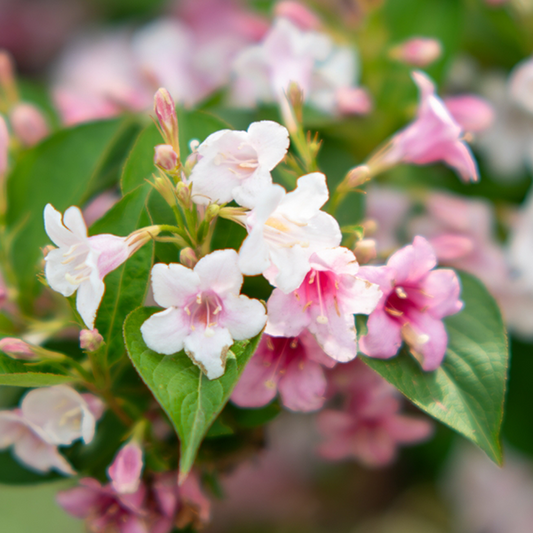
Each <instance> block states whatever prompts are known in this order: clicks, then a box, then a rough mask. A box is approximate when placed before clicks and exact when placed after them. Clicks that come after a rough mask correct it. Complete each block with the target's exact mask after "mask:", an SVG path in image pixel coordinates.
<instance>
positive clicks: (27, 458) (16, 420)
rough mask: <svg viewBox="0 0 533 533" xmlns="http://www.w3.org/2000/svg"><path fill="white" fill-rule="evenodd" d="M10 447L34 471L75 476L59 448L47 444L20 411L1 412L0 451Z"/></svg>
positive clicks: (37, 429)
mask: <svg viewBox="0 0 533 533" xmlns="http://www.w3.org/2000/svg"><path fill="white" fill-rule="evenodd" d="M10 446H13V453H14V454H15V456H16V457H17V458H18V459H19V460H20V461H21V462H22V463H24V464H25V465H26V466H28V467H30V468H31V469H33V470H37V471H38V472H43V473H44V472H49V471H50V470H52V469H55V470H58V471H59V472H62V473H63V474H67V475H74V474H75V472H74V470H73V469H72V467H71V466H70V464H69V463H68V461H67V460H66V459H65V458H64V457H63V456H62V455H61V454H60V453H59V452H58V450H57V446H55V445H54V444H50V443H49V442H47V440H45V439H44V438H43V436H42V432H41V431H40V429H39V428H37V427H36V426H35V425H34V424H32V423H31V422H30V421H29V420H27V419H26V418H25V417H24V416H23V414H22V411H21V410H20V409H15V410H13V411H0V450H5V449H6V448H9V447H10Z"/></svg>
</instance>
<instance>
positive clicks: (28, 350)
mask: <svg viewBox="0 0 533 533" xmlns="http://www.w3.org/2000/svg"><path fill="white" fill-rule="evenodd" d="M0 350H1V351H2V352H4V353H5V354H6V355H8V356H9V357H12V358H13V359H21V360H24V361H34V360H37V359H40V357H39V356H38V355H36V354H35V352H34V351H33V347H32V346H31V345H30V344H28V343H27V342H24V341H23V340H21V339H16V338H13V337H4V338H3V339H1V340H0Z"/></svg>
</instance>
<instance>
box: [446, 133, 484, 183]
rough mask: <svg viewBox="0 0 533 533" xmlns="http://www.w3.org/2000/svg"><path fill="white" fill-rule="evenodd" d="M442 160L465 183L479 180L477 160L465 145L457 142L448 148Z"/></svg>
mask: <svg viewBox="0 0 533 533" xmlns="http://www.w3.org/2000/svg"><path fill="white" fill-rule="evenodd" d="M442 159H443V160H444V162H445V163H446V164H447V165H449V166H450V167H452V168H453V169H454V170H455V171H456V172H457V173H458V174H459V176H461V179H462V180H463V181H464V182H466V183H468V182H469V181H478V180H479V173H478V169H477V164H476V160H475V159H474V156H473V155H472V152H471V151H470V148H468V146H467V145H466V144H465V143H463V142H456V143H454V144H453V145H451V146H449V147H447V149H446V153H445V154H444V157H443V158H442Z"/></svg>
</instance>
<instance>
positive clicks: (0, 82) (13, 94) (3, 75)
mask: <svg viewBox="0 0 533 533" xmlns="http://www.w3.org/2000/svg"><path fill="white" fill-rule="evenodd" d="M0 87H1V88H2V89H3V91H4V92H5V94H6V97H7V99H8V100H10V101H12V102H14V101H16V100H17V98H18V96H17V86H16V83H15V65H14V61H13V58H12V57H11V54H10V53H9V52H7V51H6V50H0Z"/></svg>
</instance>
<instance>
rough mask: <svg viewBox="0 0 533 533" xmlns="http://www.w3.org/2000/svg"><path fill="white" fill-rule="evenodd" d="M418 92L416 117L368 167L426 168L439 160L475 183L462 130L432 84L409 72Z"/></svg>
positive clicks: (473, 164) (474, 173) (474, 167)
mask: <svg viewBox="0 0 533 533" xmlns="http://www.w3.org/2000/svg"><path fill="white" fill-rule="evenodd" d="M412 76H413V80H414V81H415V83H416V84H417V85H418V88H419V89H420V105H419V108H418V114H417V118H416V119H415V120H414V121H413V122H412V123H411V124H410V125H409V126H407V127H406V128H405V129H403V130H402V131H400V132H399V133H397V134H396V135H395V136H394V137H393V138H392V139H391V141H390V145H389V146H387V149H386V150H384V152H383V153H382V154H377V155H376V156H375V159H374V161H372V160H371V161H369V163H368V164H369V166H371V165H372V164H375V165H384V166H385V167H387V166H393V165H395V164H398V163H401V162H404V163H414V164H415V165H426V164H429V163H436V162H438V161H442V162H444V163H446V164H447V165H449V166H450V167H452V168H453V169H454V170H455V171H456V172H457V173H458V174H459V176H460V177H461V179H462V180H463V181H465V182H468V181H477V180H478V177H479V176H478V170H477V165H476V162H475V160H474V157H473V155H472V153H471V152H470V149H469V148H468V146H467V144H466V143H465V142H464V141H463V140H462V135H463V129H462V127H461V126H460V125H459V124H458V123H457V122H456V121H455V119H454V118H453V117H452V115H451V114H450V112H449V111H448V110H447V109H446V106H445V105H444V103H443V101H442V100H441V99H440V98H439V97H438V96H437V95H436V93H435V86H434V84H433V82H432V81H431V80H430V79H429V78H428V77H427V76H426V75H425V74H423V73H422V72H413V74H412Z"/></svg>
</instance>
